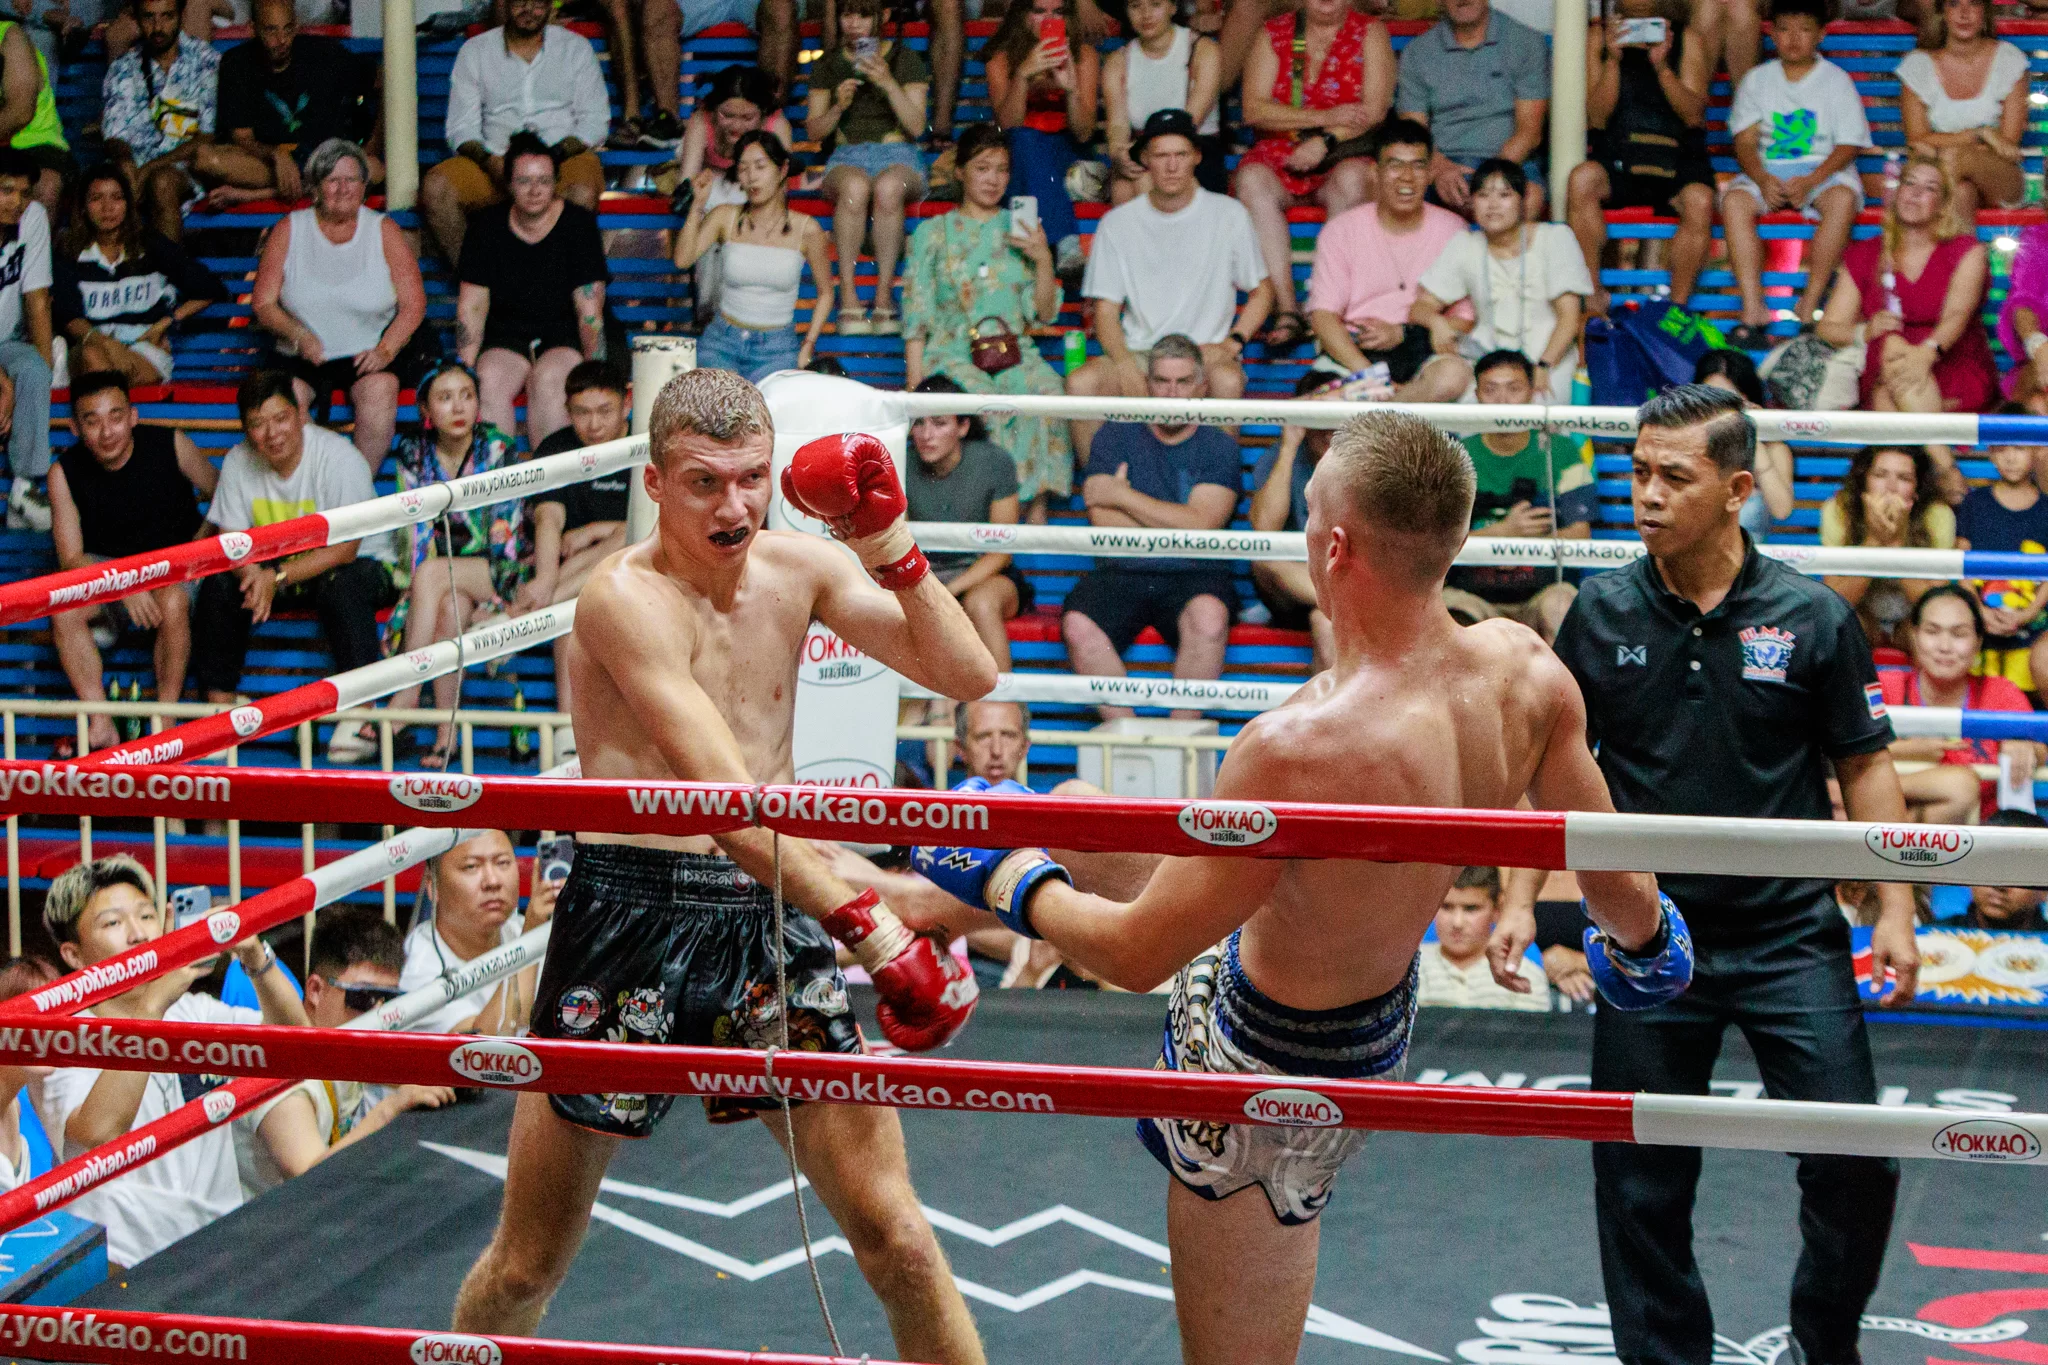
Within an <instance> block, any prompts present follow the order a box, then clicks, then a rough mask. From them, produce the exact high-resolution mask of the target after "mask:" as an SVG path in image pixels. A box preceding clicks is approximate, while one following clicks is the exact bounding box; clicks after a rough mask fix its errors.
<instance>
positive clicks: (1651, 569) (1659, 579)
mask: <svg viewBox="0 0 2048 1365" xmlns="http://www.w3.org/2000/svg"><path fill="white" fill-rule="evenodd" d="M1642 565H1643V577H1644V579H1645V580H1646V581H1647V582H1648V584H1649V587H1650V595H1651V598H1652V600H1654V601H1658V602H1661V603H1662V605H1663V607H1664V609H1665V610H1666V611H1668V612H1670V613H1671V614H1672V615H1673V616H1675V617H1677V618H1678V619H1679V620H1681V621H1689V620H1692V619H1693V618H1694V617H1702V618H1704V617H1708V616H1718V615H1720V614H1721V613H1722V612H1725V611H1727V610H1728V609H1729V608H1730V607H1732V606H1734V605H1735V604H1736V603H1737V602H1739V601H1741V600H1743V599H1745V598H1747V597H1748V596H1749V594H1750V590H1751V589H1752V588H1754V587H1755V586H1756V580H1757V577H1758V576H1759V575H1760V574H1762V573H1763V569H1764V556H1763V555H1761V554H1759V553H1758V552H1757V548H1756V541H1755V540H1753V539H1751V538H1750V534H1749V532H1747V531H1744V532H1743V533H1742V567H1741V568H1740V569H1737V570H1736V571H1735V581H1734V582H1733V583H1730V584H1729V585H1728V591H1727V593H1726V595H1724V596H1723V597H1722V598H1721V600H1720V602H1718V603H1717V604H1715V607H1714V609H1713V610H1712V611H1701V610H1700V609H1699V607H1698V606H1696V605H1695V604H1694V603H1693V600H1692V599H1691V598H1689V597H1684V596H1681V595H1679V594H1678V593H1676V592H1673V591H1672V590H1671V585H1670V584H1669V583H1666V582H1665V581H1664V571H1663V570H1662V569H1660V568H1659V567H1657V561H1656V560H1655V559H1654V558H1652V557H1651V556H1649V555H1644V556H1643V559H1642Z"/></svg>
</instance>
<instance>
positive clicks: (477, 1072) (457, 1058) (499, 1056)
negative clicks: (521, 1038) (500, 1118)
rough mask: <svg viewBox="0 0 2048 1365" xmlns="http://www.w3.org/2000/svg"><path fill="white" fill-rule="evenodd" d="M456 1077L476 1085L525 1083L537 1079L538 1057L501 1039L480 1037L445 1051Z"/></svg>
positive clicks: (517, 1045) (538, 1073) (538, 1071)
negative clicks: (448, 1051)
mask: <svg viewBox="0 0 2048 1365" xmlns="http://www.w3.org/2000/svg"><path fill="white" fill-rule="evenodd" d="M448 1066H449V1068H450V1069H451V1070H452V1071H454V1072H455V1074H456V1075H458V1076H467V1077H468V1078H469V1079H470V1080H472V1081H475V1082H477V1083H478V1084H479V1085H526V1084H528V1083H530V1082H532V1081H537V1080H539V1079H540V1058H538V1057H536V1056H534V1055H533V1053H532V1052H531V1051H529V1050H528V1049H526V1048H524V1047H521V1046H520V1045H519V1044H517V1043H514V1042H509V1041H507V1040H506V1039H503V1038H479V1039H476V1040H475V1041H474V1042H468V1043H464V1044H463V1045H462V1046H461V1047H458V1048H456V1049H455V1051H453V1052H451V1053H449V1054H448Z"/></svg>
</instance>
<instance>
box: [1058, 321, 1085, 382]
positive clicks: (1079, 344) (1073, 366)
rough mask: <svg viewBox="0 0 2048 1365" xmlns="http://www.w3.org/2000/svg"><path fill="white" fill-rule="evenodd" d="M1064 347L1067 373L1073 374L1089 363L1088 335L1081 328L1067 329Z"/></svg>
mask: <svg viewBox="0 0 2048 1365" xmlns="http://www.w3.org/2000/svg"><path fill="white" fill-rule="evenodd" d="M1064 345H1065V346H1066V364H1067V369H1066V372H1067V373H1068V374H1072V373H1073V372H1074V371H1076V370H1078V369H1080V368H1081V367H1082V366H1083V365H1085V364H1087V363H1088V334H1087V333H1086V332H1084V331H1082V330H1081V329H1080V328H1079V327H1070V328H1068V329H1067V334H1066V338H1065V341H1064Z"/></svg>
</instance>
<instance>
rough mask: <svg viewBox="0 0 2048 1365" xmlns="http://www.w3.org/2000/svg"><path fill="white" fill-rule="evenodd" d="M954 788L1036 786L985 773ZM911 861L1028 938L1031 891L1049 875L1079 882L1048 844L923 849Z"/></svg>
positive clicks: (1021, 788)
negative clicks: (1044, 846)
mask: <svg viewBox="0 0 2048 1365" xmlns="http://www.w3.org/2000/svg"><path fill="white" fill-rule="evenodd" d="M953 790H954V791H965V792H996V793H1010V792H1023V793H1025V794H1026V795H1029V794H1030V792H1031V789H1030V788H1029V787H1027V786H1025V785H1024V784H1023V783H1022V782H1019V781H1017V780H1015V779H1014V778H1005V779H1004V780H1002V781H1001V782H997V783H993V784H991V783H990V782H989V780H988V779H987V778H985V777H970V778H968V779H967V780H966V781H965V782H962V783H961V784H960V785H959V786H957V787H955V788H953ZM910 865H911V866H912V867H914V868H916V869H917V870H918V871H919V872H921V873H923V874H924V875H925V876H926V877H927V878H929V879H930V880H931V882H932V884H933V885H934V886H936V887H938V888H939V890H941V891H943V892H945V893H946V894H947V895H949V896H951V897H953V898H954V899H955V900H960V901H965V902H966V903H967V904H969V905H978V906H980V907H982V908H983V909H984V910H987V911H989V912H990V913H991V914H993V915H994V916H995V917H996V918H997V919H999V920H1001V921H1002V922H1003V924H1004V926H1005V927H1006V928H1008V929H1009V930H1010V931H1011V932H1013V933H1018V934H1022V935H1024V936H1025V937H1026V938H1037V937H1038V935H1037V934H1036V933H1034V932H1033V931H1032V928H1031V916H1030V910H1029V907H1030V904H1031V893H1032V891H1033V890H1035V889H1036V888H1037V887H1038V885H1039V883H1041V882H1043V881H1045V880H1046V879H1047V878H1049V877H1050V878H1056V879H1058V880H1060V881H1063V882H1065V883H1067V884H1068V885H1069V886H1071V885H1073V882H1074V879H1073V877H1072V876H1070V875H1069V874H1068V872H1067V869H1065V868H1064V867H1061V866H1060V865H1059V864H1058V863H1056V862H1054V861H1053V860H1052V855H1051V854H1049V853H1047V852H1046V851H1045V850H1044V849H1042V848H968V847H964V846H959V845H953V846H942V847H936V848H917V849H913V850H912V851H911V855H910Z"/></svg>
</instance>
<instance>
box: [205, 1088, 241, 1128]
mask: <svg viewBox="0 0 2048 1365" xmlns="http://www.w3.org/2000/svg"><path fill="white" fill-rule="evenodd" d="M199 1107H200V1108H201V1109H203V1110H205V1111H206V1121H207V1122H208V1123H225V1122H227V1118H228V1115H230V1114H232V1113H234V1112H235V1092H234V1091H232V1090H209V1091H207V1092H206V1094H205V1096H204V1097H203V1098H202V1099H201V1100H200V1101H199Z"/></svg>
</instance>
